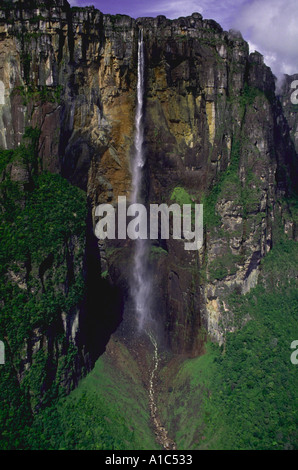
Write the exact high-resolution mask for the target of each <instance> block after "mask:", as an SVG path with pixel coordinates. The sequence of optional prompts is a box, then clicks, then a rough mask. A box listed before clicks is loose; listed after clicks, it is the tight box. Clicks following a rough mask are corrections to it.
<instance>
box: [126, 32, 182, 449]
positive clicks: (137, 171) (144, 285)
mask: <svg viewBox="0 0 298 470" xmlns="http://www.w3.org/2000/svg"><path fill="white" fill-rule="evenodd" d="M143 111H144V41H143V31H142V30H140V32H139V41H138V83H137V107H136V116H135V137H134V155H133V160H132V193H131V203H132V204H136V203H142V201H141V200H140V199H141V188H142V182H143V168H144V165H145V163H146V158H145V152H144V145H143V144H144V127H143ZM139 216H141V214H139ZM140 223H141V222H140ZM149 253H150V242H148V240H146V239H141V238H138V239H137V240H136V241H135V245H134V254H133V275H132V278H131V280H132V283H131V296H132V303H133V310H134V312H135V315H136V320H137V324H138V329H139V332H140V333H142V332H143V333H145V334H146V335H147V337H148V338H149V340H150V342H151V344H152V346H153V350H154V352H153V368H152V370H151V372H150V375H149V405H150V414H151V418H152V422H153V425H154V429H155V434H156V438H157V441H158V442H159V444H161V445H162V446H163V447H164V449H176V446H175V443H174V442H173V441H172V440H171V439H170V438H169V437H168V434H167V431H166V429H165V428H164V426H163V425H162V424H161V421H160V419H159V416H158V410H157V405H156V397H155V383H156V374H157V371H158V367H159V352H158V344H157V340H156V338H155V335H156V331H155V332H154V330H155V328H154V320H153V316H152V314H151V312H152V282H151V274H150V270H149Z"/></svg>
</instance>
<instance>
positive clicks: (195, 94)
mask: <svg viewBox="0 0 298 470" xmlns="http://www.w3.org/2000/svg"><path fill="white" fill-rule="evenodd" d="M13 3H14V4H13V7H12V4H11V2H4V5H3V6H1V8H0V80H1V81H2V82H3V84H4V88H5V92H4V97H5V100H4V101H5V103H4V104H0V123H1V132H0V145H1V146H2V147H4V148H16V147H17V146H18V145H19V142H20V140H21V136H22V135H23V133H24V130H25V128H26V127H27V126H32V127H34V126H38V127H40V130H41V136H40V140H39V157H40V160H39V165H40V169H44V170H49V171H51V172H57V173H61V174H62V175H63V176H65V177H66V178H67V179H68V180H69V181H70V182H71V183H73V184H75V185H77V186H79V187H80V188H82V189H84V190H86V191H87V195H88V200H89V206H90V219H89V224H90V225H89V228H90V232H89V236H90V240H91V241H90V243H91V245H92V246H93V250H94V249H95V248H94V246H95V240H94V238H92V237H93V236H92V223H94V208H95V206H96V205H97V204H99V203H103V202H112V203H115V201H116V199H117V196H118V195H127V196H128V195H129V193H130V183H131V174H130V156H131V149H132V144H133V135H134V111H135V103H136V81H137V38H138V29H139V28H142V29H143V31H144V41H145V54H146V96H145V148H146V152H147V157H148V158H147V166H146V169H145V171H146V185H145V188H144V190H145V194H146V197H147V202H148V203H161V202H165V203H171V202H173V201H175V198H176V200H177V202H179V197H178V199H177V194H178V195H179V194H182V195H183V197H184V198H185V197H186V196H187V202H188V201H189V200H191V201H192V202H197V203H203V204H204V219H205V236H204V246H203V248H202V249H201V250H200V252H187V251H185V250H184V247H183V241H181V242H178V241H173V240H169V241H161V242H160V243H158V244H157V245H155V246H154V247H153V249H152V269H153V279H154V293H155V301H156V313H155V316H156V318H157V319H158V322H159V323H160V324H161V325H162V328H163V336H164V338H165V342H166V344H167V345H168V346H169V347H170V349H171V350H172V351H173V352H176V353H182V354H188V355H196V354H199V353H200V352H201V351H202V349H203V345H204V341H205V339H206V335H207V334H209V335H210V336H211V338H214V339H215V340H216V341H219V342H222V341H224V337H225V334H226V332H227V331H232V330H233V329H234V328H235V321H234V319H233V318H232V317H231V315H230V313H229V307H228V304H226V303H225V301H224V299H225V295H226V293H228V292H232V291H233V289H238V290H239V289H240V290H241V291H242V292H243V293H245V292H247V291H249V289H250V288H251V287H253V286H254V285H256V282H257V278H258V269H259V265H260V261H261V259H262V257H263V256H264V255H265V254H266V253H267V252H268V251H269V250H270V248H271V246H272V243H274V240H273V232H272V224H273V221H274V220H275V218H276V214H275V213H276V211H277V212H278V213H280V211H281V209H280V204H279V203H278V201H279V200H280V199H281V198H283V197H284V196H285V195H287V194H288V191H289V185H288V180H289V177H290V176H289V175H291V172H293V162H294V160H295V158H296V153H295V150H294V145H293V141H292V140H291V136H290V128H289V125H288V123H287V121H286V120H285V118H284V115H283V112H282V109H281V105H280V104H279V102H278V100H277V99H276V98H275V82H274V77H273V75H272V73H271V70H270V69H269V68H268V67H267V66H266V65H265V64H264V62H263V58H262V56H261V55H260V54H258V53H254V54H249V50H248V45H247V43H246V42H245V41H244V40H243V39H242V37H241V35H240V33H237V32H234V31H230V32H226V31H223V30H222V28H221V27H220V26H219V25H218V24H217V23H216V22H214V21H212V20H204V19H203V18H202V16H201V15H200V14H198V13H194V14H193V15H192V16H190V17H187V18H179V19H178V20H173V21H171V20H168V19H166V18H165V17H162V16H159V17H157V18H139V19H137V20H134V19H132V18H129V17H127V16H121V15H116V16H111V15H103V14H102V13H101V12H99V11H98V10H96V9H94V8H93V7H86V8H72V9H71V8H70V7H69V5H68V3H67V2H66V1H62V0H61V1H52V2H45V3H42V2H33V1H32V2H18V1H17V2H13ZM25 3H26V7H25ZM5 6H6V7H5ZM185 195H186V196H185ZM182 199H183V198H182ZM180 202H181V199H180ZM185 202H186V201H185ZM99 249H100V258H101V259H100V263H101V270H102V272H105V273H106V272H107V273H108V277H109V281H110V283H111V284H112V285H114V286H117V287H118V288H119V289H120V290H121V292H122V295H123V298H124V299H125V298H127V297H128V282H127V279H128V276H129V275H130V265H129V259H130V258H129V256H130V253H131V251H130V250H131V246H130V244H129V243H127V244H126V243H123V244H119V243H118V244H117V243H115V244H114V245H113V244H112V246H111V245H109V244H100V247H99Z"/></svg>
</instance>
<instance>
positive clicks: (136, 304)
mask: <svg viewBox="0 0 298 470" xmlns="http://www.w3.org/2000/svg"><path fill="white" fill-rule="evenodd" d="M143 108H144V41H143V31H142V30H140V31H139V40H138V82H137V107H136V115H135V136H134V155H133V159H132V194H131V202H132V203H133V204H134V203H141V202H142V201H141V200H140V198H141V188H142V182H143V167H144V165H145V162H146V159H145V153H144V148H143V144H144V127H143V110H144V109H143ZM149 250H150V243H149V242H148V241H147V240H142V239H140V238H138V239H137V240H136V241H135V246H134V254H133V275H132V285H131V295H132V302H133V308H134V312H135V315H136V319H137V323H138V328H139V331H146V326H148V322H150V320H151V308H150V304H151V279H150V275H149V269H148V261H149Z"/></svg>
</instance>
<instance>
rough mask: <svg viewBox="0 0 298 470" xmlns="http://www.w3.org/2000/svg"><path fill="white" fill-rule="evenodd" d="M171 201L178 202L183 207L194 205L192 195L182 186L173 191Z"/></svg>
mask: <svg viewBox="0 0 298 470" xmlns="http://www.w3.org/2000/svg"><path fill="white" fill-rule="evenodd" d="M170 199H171V201H174V202H176V203H177V204H179V205H180V206H182V205H183V204H192V205H193V200H192V198H191V196H190V194H189V193H188V192H187V191H186V189H185V188H183V187H182V186H177V187H176V188H174V189H173V192H172V194H171V197H170Z"/></svg>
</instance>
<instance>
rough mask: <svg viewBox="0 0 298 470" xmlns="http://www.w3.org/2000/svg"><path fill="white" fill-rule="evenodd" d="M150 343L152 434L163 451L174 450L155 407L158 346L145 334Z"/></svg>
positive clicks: (151, 336) (149, 335)
mask: <svg viewBox="0 0 298 470" xmlns="http://www.w3.org/2000/svg"><path fill="white" fill-rule="evenodd" d="M147 334H148V337H149V338H150V341H151V343H152V345H153V349H154V351H153V357H152V368H151V371H150V377H149V389H148V391H149V406H150V415H151V420H152V424H153V428H154V433H155V436H156V441H157V442H158V444H160V445H161V446H162V447H163V448H164V449H165V450H176V449H177V447H176V444H175V442H174V441H173V440H172V439H171V438H170V437H169V435H168V431H167V430H166V428H165V426H164V425H163V424H162V422H161V420H160V417H159V414H158V407H157V400H156V395H157V390H156V380H157V374H158V367H159V353H158V344H157V341H156V339H155V338H154V336H153V335H152V334H151V333H147Z"/></svg>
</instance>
